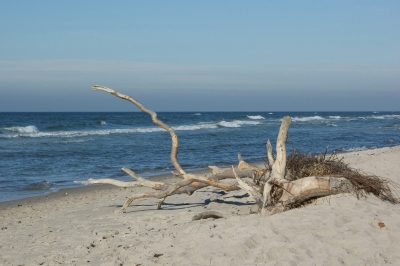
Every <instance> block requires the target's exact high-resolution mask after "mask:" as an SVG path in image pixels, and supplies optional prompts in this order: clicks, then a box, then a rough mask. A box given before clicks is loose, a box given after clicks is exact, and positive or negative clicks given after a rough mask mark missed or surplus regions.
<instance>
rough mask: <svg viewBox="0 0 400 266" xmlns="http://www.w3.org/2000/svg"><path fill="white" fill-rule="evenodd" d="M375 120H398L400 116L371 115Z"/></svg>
mask: <svg viewBox="0 0 400 266" xmlns="http://www.w3.org/2000/svg"><path fill="white" fill-rule="evenodd" d="M371 118H375V119H400V115H373V116H372V117H371Z"/></svg>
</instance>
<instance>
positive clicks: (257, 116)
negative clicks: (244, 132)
mask: <svg viewBox="0 0 400 266" xmlns="http://www.w3.org/2000/svg"><path fill="white" fill-rule="evenodd" d="M247 117H248V118H250V119H256V120H261V119H265V117H263V116H261V115H248V116H247Z"/></svg>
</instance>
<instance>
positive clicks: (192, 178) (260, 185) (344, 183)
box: [83, 85, 399, 219]
mask: <svg viewBox="0 0 400 266" xmlns="http://www.w3.org/2000/svg"><path fill="white" fill-rule="evenodd" d="M92 90H101V91H105V92H108V93H111V94H113V95H115V96H117V97H119V98H122V99H124V100H128V101H130V102H132V103H134V104H135V105H136V106H137V107H138V108H139V109H140V110H141V111H143V112H145V113H148V114H150V115H151V117H152V120H153V122H154V123H155V124H156V125H158V126H160V127H162V128H164V129H165V130H167V131H168V132H169V133H170V135H171V139H172V148H171V155H170V157H171V162H172V164H173V165H174V167H175V169H176V170H177V171H178V174H177V175H178V176H179V177H181V178H182V179H181V180H180V181H178V182H176V183H173V184H169V183H163V182H156V181H151V180H148V179H144V178H142V177H140V176H139V175H137V174H136V173H135V172H133V171H132V170H130V169H128V168H122V170H123V171H125V172H126V173H128V174H129V175H130V176H132V177H133V178H134V179H135V181H131V182H121V181H117V180H113V179H97V180H95V179H89V180H87V181H85V182H83V183H84V184H112V185H115V186H119V187H136V186H144V187H148V188H152V189H154V190H156V192H152V193H142V194H137V195H133V196H131V197H129V198H128V200H127V201H126V202H125V204H124V205H123V207H122V208H121V209H120V212H124V211H125V210H126V208H127V207H128V206H129V205H130V204H131V203H132V202H133V201H134V200H137V199H140V198H157V199H159V201H158V205H157V208H158V209H159V208H161V204H162V202H163V201H164V200H165V199H166V198H167V197H169V196H171V195H174V194H180V193H186V194H188V195H191V194H192V193H193V192H195V191H196V190H198V189H200V188H204V187H206V186H213V187H216V188H220V189H222V190H225V191H233V190H238V189H243V190H245V191H246V192H248V193H249V194H250V195H251V196H252V197H253V198H254V200H255V202H256V204H257V205H258V207H259V210H261V213H262V214H264V215H272V214H275V213H279V212H283V211H286V210H288V209H291V208H294V207H297V206H299V205H301V204H303V203H304V202H305V201H307V200H310V199H313V198H318V197H323V196H329V195H334V194H338V193H348V192H352V191H354V184H353V183H352V182H350V181H349V180H348V179H347V178H344V177H336V176H334V177H331V176H322V177H318V176H308V177H304V178H300V179H297V180H295V179H296V177H294V178H293V179H294V180H292V177H289V176H290V175H287V174H286V162H287V155H286V140H287V137H288V130H289V127H290V124H291V121H292V119H291V118H290V117H289V116H285V117H284V118H283V119H282V124H281V126H280V129H279V133H278V138H277V142H276V156H274V154H273V151H272V145H271V143H270V141H269V140H268V142H267V144H266V147H267V158H268V165H267V168H266V169H263V168H259V167H256V166H253V165H250V164H248V163H246V162H245V161H244V160H243V159H242V157H241V156H240V154H239V155H238V160H239V163H238V166H237V167H236V168H234V167H232V168H224V169H221V168H218V167H216V166H209V168H210V170H211V173H212V174H211V175H195V174H188V173H186V172H185V171H184V170H183V168H182V167H181V165H180V164H179V162H178V159H177V154H178V136H177V135H176V133H175V131H174V130H173V129H172V128H171V127H169V126H168V125H166V124H164V123H163V122H162V121H160V120H159V119H158V118H157V114H156V113H155V112H153V111H151V110H148V109H146V108H145V107H144V106H143V105H142V104H141V103H140V102H138V101H137V100H135V99H134V98H132V97H130V96H127V95H124V94H121V93H119V92H117V91H114V90H112V89H110V88H106V87H102V86H97V85H96V86H94V87H93V88H92ZM245 177H250V178H251V177H252V180H253V183H251V182H248V181H247V180H243V179H242V178H245ZM227 178H230V179H234V180H235V181H236V182H234V183H230V184H226V183H222V182H221V180H223V179H227ZM373 178H375V177H373ZM373 178H372V179H371V180H372V181H371V182H375V181H374V179H373ZM376 182H378V183H379V182H380V181H379V180H378V181H376ZM382 182H383V184H384V185H383V186H382V187H383V190H382V191H383V193H386V194H387V195H389V196H391V195H392V194H391V192H390V189H389V187H388V185H387V184H390V183H389V182H388V181H382ZM384 182H386V183H384ZM385 184H386V185H385ZM367 185H369V184H367ZM382 187H380V189H382ZM377 193H378V192H377ZM378 194H379V193H378ZM386 194H384V195H386ZM380 196H381V195H380ZM382 197H383V198H385V197H384V196H382ZM392 198H393V197H392ZM392 201H393V202H396V201H399V200H398V199H396V198H393V199H392ZM213 215H217V216H218V215H219V214H215V213H202V214H200V215H199V217H196V219H197V218H199V219H201V218H208V217H213ZM217 216H215V217H214V218H217Z"/></svg>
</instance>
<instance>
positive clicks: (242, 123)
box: [218, 120, 260, 127]
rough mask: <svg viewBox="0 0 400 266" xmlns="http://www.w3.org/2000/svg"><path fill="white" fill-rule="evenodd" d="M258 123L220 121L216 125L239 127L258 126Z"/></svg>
mask: <svg viewBox="0 0 400 266" xmlns="http://www.w3.org/2000/svg"><path fill="white" fill-rule="evenodd" d="M258 124H260V122H257V121H243V120H234V121H232V122H227V121H221V122H219V123H218V125H220V126H222V127H241V126H242V125H258Z"/></svg>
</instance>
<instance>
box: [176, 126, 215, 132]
mask: <svg viewBox="0 0 400 266" xmlns="http://www.w3.org/2000/svg"><path fill="white" fill-rule="evenodd" d="M172 128H173V129H174V130H177V131H178V130H200V129H210V128H218V126H217V125H215V124H199V125H184V126H177V127H172Z"/></svg>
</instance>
